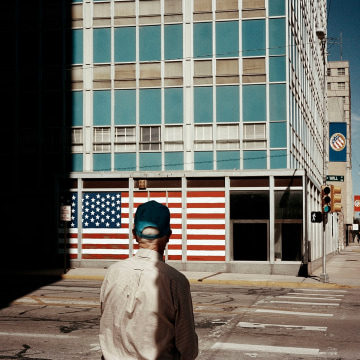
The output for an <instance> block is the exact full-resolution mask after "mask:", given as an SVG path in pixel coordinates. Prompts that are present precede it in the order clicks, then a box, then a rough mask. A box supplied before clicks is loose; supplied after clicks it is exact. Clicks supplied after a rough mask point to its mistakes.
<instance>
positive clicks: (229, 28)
mask: <svg viewBox="0 0 360 360" xmlns="http://www.w3.org/2000/svg"><path fill="white" fill-rule="evenodd" d="M237 56H239V22H238V21H220V22H217V23H216V57H237Z"/></svg>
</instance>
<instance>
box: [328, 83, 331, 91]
mask: <svg viewBox="0 0 360 360" xmlns="http://www.w3.org/2000/svg"><path fill="white" fill-rule="evenodd" d="M327 89H328V90H331V82H328V83H327Z"/></svg>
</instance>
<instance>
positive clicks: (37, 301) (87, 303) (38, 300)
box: [11, 295, 100, 307]
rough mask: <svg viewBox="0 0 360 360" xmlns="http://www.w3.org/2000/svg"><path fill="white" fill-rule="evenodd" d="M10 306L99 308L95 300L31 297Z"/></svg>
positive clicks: (16, 301) (97, 301)
mask: <svg viewBox="0 0 360 360" xmlns="http://www.w3.org/2000/svg"><path fill="white" fill-rule="evenodd" d="M11 304H13V305H19V304H26V305H48V306H82V307H100V304H99V300H98V299H96V298H71V297H67V298H65V297H58V296H56V297H55V296H31V295H26V296H23V297H21V298H19V299H16V300H14V301H13V302H12V303H11Z"/></svg>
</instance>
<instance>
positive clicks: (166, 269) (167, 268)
mask: <svg viewBox="0 0 360 360" xmlns="http://www.w3.org/2000/svg"><path fill="white" fill-rule="evenodd" d="M160 271H161V272H163V273H165V274H166V275H167V276H168V277H169V278H170V279H171V280H176V281H179V282H181V283H189V280H188V279H187V277H186V276H185V275H184V274H183V273H181V272H180V271H179V270H176V269H175V268H173V267H172V266H171V265H169V264H166V263H164V262H161V266H160Z"/></svg>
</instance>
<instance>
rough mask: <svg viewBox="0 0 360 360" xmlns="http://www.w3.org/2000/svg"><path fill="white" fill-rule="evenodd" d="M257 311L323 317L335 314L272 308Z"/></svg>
mask: <svg viewBox="0 0 360 360" xmlns="http://www.w3.org/2000/svg"><path fill="white" fill-rule="evenodd" d="M255 312H257V313H272V314H283V315H300V316H321V317H332V316H334V315H333V314H323V313H308V312H300V311H285V310H271V309H256V310H255Z"/></svg>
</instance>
